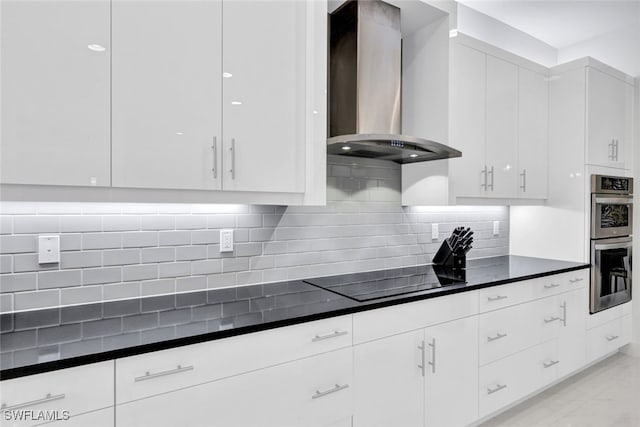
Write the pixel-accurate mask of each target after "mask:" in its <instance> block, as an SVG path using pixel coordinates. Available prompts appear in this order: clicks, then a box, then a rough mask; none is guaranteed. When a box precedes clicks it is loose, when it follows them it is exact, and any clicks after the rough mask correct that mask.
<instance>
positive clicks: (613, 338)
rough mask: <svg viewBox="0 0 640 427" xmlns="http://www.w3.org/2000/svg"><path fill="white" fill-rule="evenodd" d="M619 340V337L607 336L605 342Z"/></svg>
mask: <svg viewBox="0 0 640 427" xmlns="http://www.w3.org/2000/svg"><path fill="white" fill-rule="evenodd" d="M618 338H620V335H607V341H613V340H617V339H618Z"/></svg>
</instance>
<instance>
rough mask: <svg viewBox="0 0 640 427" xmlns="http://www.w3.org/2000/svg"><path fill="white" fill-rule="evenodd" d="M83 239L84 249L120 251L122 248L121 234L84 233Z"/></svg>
mask: <svg viewBox="0 0 640 427" xmlns="http://www.w3.org/2000/svg"><path fill="white" fill-rule="evenodd" d="M80 236H81V238H82V249H83V250H85V251H86V250H91V249H118V248H121V247H122V234H121V233H84V234H82V235H80Z"/></svg>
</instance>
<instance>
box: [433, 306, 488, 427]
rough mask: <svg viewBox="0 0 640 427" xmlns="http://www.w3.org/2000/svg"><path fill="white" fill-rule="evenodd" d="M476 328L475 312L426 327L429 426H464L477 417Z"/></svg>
mask: <svg viewBox="0 0 640 427" xmlns="http://www.w3.org/2000/svg"><path fill="white" fill-rule="evenodd" d="M477 331H478V318H477V317H476V316H472V317H467V318H464V319H459V320H456V321H453V322H448V323H443V324H441V325H437V326H432V327H429V328H427V329H425V345H426V347H425V351H426V357H425V359H426V363H427V364H426V366H425V368H426V375H425V377H426V381H425V386H426V393H425V397H426V400H425V405H426V411H425V413H426V416H425V421H426V422H425V425H426V426H428V427H454V426H465V425H468V424H470V423H471V422H472V421H474V420H476V419H477V418H478V397H477V394H476V390H477V381H478V346H477V345H476V340H477V336H478V332H477ZM453 402H455V403H453ZM454 405H455V406H454Z"/></svg>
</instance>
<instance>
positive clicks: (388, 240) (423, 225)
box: [0, 156, 509, 312]
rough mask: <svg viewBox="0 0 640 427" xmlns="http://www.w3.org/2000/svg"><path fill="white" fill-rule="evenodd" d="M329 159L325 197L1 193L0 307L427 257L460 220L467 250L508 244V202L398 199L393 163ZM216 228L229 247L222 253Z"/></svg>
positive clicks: (503, 250) (476, 252) (496, 251)
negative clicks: (228, 199)
mask: <svg viewBox="0 0 640 427" xmlns="http://www.w3.org/2000/svg"><path fill="white" fill-rule="evenodd" d="M354 161H355V162H357V163H358V165H357V166H356V167H354V166H352V163H353V162H354ZM329 166H330V167H329V177H328V180H327V181H328V184H329V185H328V189H327V193H328V199H329V200H330V203H329V204H327V205H326V206H300V207H295V206H291V207H286V206H248V205H214V204H209V205H203V204H201V205H189V204H143V203H124V204H115V203H102V204H100V203H38V202H3V203H2V204H0V210H1V211H2V214H1V215H0V254H1V255H0V273H1V275H0V292H2V304H0V312H6V311H8V310H11V309H21V308H24V307H28V308H35V307H46V306H52V305H57V304H59V303H62V304H75V303H82V302H91V301H99V300H100V299H102V300H114V299H121V298H132V297H137V296H140V295H159V294H164V293H172V292H175V291H178V292H186V291H192V290H198V289H215V288H227V287H235V286H239V285H245V284H250V283H258V282H273V281H282V280H289V279H303V278H308V277H314V276H323V275H330V274H340V273H347V272H357V271H366V270H378V269H382V268H391V267H399V266H410V265H416V264H420V263H427V262H431V258H432V257H433V254H434V253H435V252H436V251H437V249H438V247H439V245H440V243H441V241H442V240H441V239H443V238H444V237H446V235H447V234H449V233H450V232H451V231H452V230H453V229H454V228H455V227H456V226H459V225H465V226H468V227H471V228H472V229H473V230H474V232H475V235H474V236H475V237H476V240H475V244H474V249H473V251H472V252H471V253H470V256H472V257H481V256H495V255H504V254H507V253H508V252H509V235H508V230H509V211H508V208H506V207H475V208H472V207H426V208H423V207H405V208H403V207H401V206H400V203H399V200H400V166H399V165H396V164H392V163H389V162H380V161H376V160H370V159H357V160H354V159H344V158H341V157H334V156H329ZM493 221H500V222H501V224H500V226H501V227H500V228H501V232H502V233H501V235H500V236H493V233H492V228H493V227H492V223H493ZM436 222H437V223H438V224H440V234H441V238H440V239H439V240H435V241H433V240H432V239H431V224H432V223H436ZM221 228H231V229H233V230H234V242H235V250H234V251H233V252H228V253H220V250H219V249H220V247H219V246H220V245H219V230H220V229H221ZM54 233H55V234H59V235H60V241H61V251H62V252H61V263H60V264H44V265H40V264H38V262H37V261H38V260H37V253H36V252H37V247H36V242H37V236H38V235H39V234H54Z"/></svg>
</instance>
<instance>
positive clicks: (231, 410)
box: [116, 348, 353, 427]
mask: <svg viewBox="0 0 640 427" xmlns="http://www.w3.org/2000/svg"><path fill="white" fill-rule="evenodd" d="M352 372H353V355H352V350H351V349H350V348H346V349H341V350H336V351H333V352H329V353H325V354H321V355H318V356H313V357H309V358H306V359H301V360H297V361H293V362H289V363H284V364H282V365H278V366H273V367H270V368H265V369H259V370H257V371H253V372H249V373H246V374H242V375H237V376H234V377H231V378H225V379H222V380H219V381H213V382H210V383H206V384H200V385H197V386H194V387H189V388H186V389H182V390H177V391H173V392H170V393H166V394H162V395H158V396H152V397H149V398H146V399H142V400H138V401H135V402H128V403H125V404H122V405H118V406H117V407H116V425H117V426H118V427H129V426H131V427H134V426H135V427H140V426H150V427H151V426H152V427H163V426H167V427H169V426H177V425H189V426H224V427H233V426H264V427H266V426H278V427H280V426H283V427H284V426H296V427H297V426H318V427H321V426H327V425H331V424H333V423H338V422H340V421H341V420H345V419H349V420H350V417H351V415H352V411H353V409H352V408H353V377H352V375H353V374H352ZM176 402H180V409H179V410H176V406H175V404H176ZM338 425H339V424H338Z"/></svg>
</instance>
